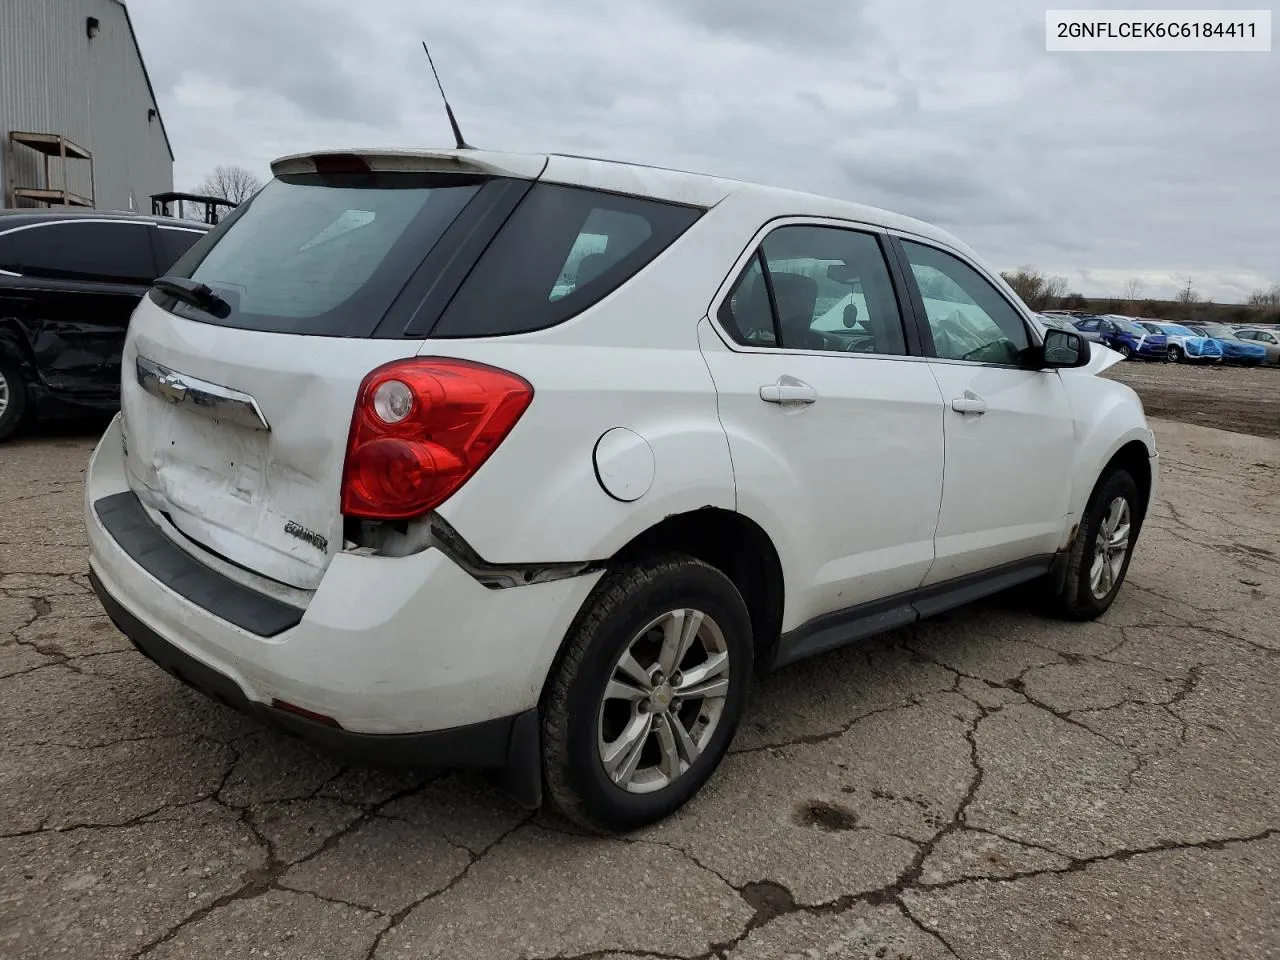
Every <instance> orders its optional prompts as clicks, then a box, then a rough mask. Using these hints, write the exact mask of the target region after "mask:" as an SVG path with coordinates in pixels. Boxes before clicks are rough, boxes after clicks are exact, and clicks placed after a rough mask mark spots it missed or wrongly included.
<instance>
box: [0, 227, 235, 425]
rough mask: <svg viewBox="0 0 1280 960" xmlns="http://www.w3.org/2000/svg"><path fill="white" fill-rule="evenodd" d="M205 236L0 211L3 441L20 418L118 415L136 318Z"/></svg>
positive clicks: (202, 230)
mask: <svg viewBox="0 0 1280 960" xmlns="http://www.w3.org/2000/svg"><path fill="white" fill-rule="evenodd" d="M209 229H210V228H209V227H208V226H206V225H204V224H201V223H195V222H192V221H189V220H172V219H167V218H164V217H143V216H136V215H134V214H128V213H102V212H97V211H94V212H83V213H80V212H75V213H73V212H63V211H58V212H52V211H50V212H45V211H38V210H0V441H3V440H5V439H6V438H8V437H9V435H10V434H12V433H13V431H14V430H15V429H17V427H18V424H19V422H20V421H21V420H22V418H23V416H24V415H26V414H33V415H36V416H42V417H55V416H66V415H75V414H78V413H79V414H83V413H86V412H91V411H104V412H111V411H113V410H115V409H116V408H117V407H118V406H119V402H120V350H121V348H122V347H123V346H124V335H125V330H126V329H127V328H128V326H129V316H130V315H131V314H132V313H133V308H134V307H135V306H136V305H137V303H138V300H139V299H140V298H141V297H142V296H143V294H145V293H146V292H147V289H148V288H149V287H150V286H151V281H153V280H154V279H155V278H156V277H158V276H161V275H163V274H164V273H165V272H167V271H168V269H169V268H170V267H171V266H173V264H174V262H175V261H176V260H177V259H178V258H179V257H180V256H182V254H184V253H185V252H186V251H187V250H188V248H190V247H191V246H192V244H194V243H195V242H196V241H198V240H199V239H200V238H201V237H203V236H204V235H205V234H206V233H207V232H208V231H209Z"/></svg>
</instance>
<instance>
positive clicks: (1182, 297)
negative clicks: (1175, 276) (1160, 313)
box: [1173, 277, 1204, 304]
mask: <svg viewBox="0 0 1280 960" xmlns="http://www.w3.org/2000/svg"><path fill="white" fill-rule="evenodd" d="M1173 299H1174V300H1176V301H1177V302H1178V303H1185V304H1192V303H1200V302H1201V301H1202V300H1203V299H1204V298H1203V297H1201V296H1200V294H1199V293H1197V292H1196V291H1195V288H1194V287H1192V286H1191V278H1190V277H1187V282H1186V284H1185V285H1184V286H1183V288H1182V289H1181V290H1179V291H1178V295H1177V296H1176V297H1174V298H1173Z"/></svg>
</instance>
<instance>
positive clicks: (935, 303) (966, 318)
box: [902, 241, 1030, 364]
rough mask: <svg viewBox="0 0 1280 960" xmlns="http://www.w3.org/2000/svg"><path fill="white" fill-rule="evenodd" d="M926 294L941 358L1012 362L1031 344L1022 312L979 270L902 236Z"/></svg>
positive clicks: (978, 361) (908, 257) (930, 329)
mask: <svg viewBox="0 0 1280 960" xmlns="http://www.w3.org/2000/svg"><path fill="white" fill-rule="evenodd" d="M902 246H903V247H904V248H905V250H906V254H907V261H908V262H909V263H910V264H911V272H912V274H914V276H915V279H916V284H917V285H918V286H919V288H920V297H921V299H922V300H924V311H925V315H926V316H927V317H928V320H929V331H930V332H931V333H932V335H933V347H934V352H935V353H936V354H937V356H938V357H940V358H942V359H944V360H969V361H973V362H975V363H999V364H1015V363H1017V362H1018V358H1019V356H1020V355H1021V354H1022V351H1024V350H1026V349H1027V347H1028V346H1030V340H1029V339H1028V337H1027V328H1026V325H1025V324H1024V323H1023V322H1022V317H1021V316H1020V315H1019V314H1018V312H1017V311H1016V310H1014V309H1013V307H1012V306H1010V304H1009V302H1008V301H1007V300H1005V298H1004V297H1002V296H1001V295H1000V294H999V293H998V292H997V291H996V288H995V287H994V286H992V285H991V284H990V283H989V282H988V281H987V280H986V279H985V278H984V277H983V276H982V275H981V274H980V273H978V271H977V270H974V269H973V268H972V267H971V266H969V265H968V264H967V263H965V262H964V261H962V260H960V259H958V258H957V257H953V256H951V255H950V254H949V253H943V252H942V251H941V250H937V249H935V248H933V247H926V246H924V245H923V244H919V243H911V242H910V241H903V244H902Z"/></svg>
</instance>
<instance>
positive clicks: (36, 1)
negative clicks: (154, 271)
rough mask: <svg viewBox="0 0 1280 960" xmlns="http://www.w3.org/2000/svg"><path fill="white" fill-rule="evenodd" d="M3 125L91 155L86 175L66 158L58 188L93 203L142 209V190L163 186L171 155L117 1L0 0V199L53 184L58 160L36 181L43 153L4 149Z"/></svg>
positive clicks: (145, 199) (80, 163)
mask: <svg viewBox="0 0 1280 960" xmlns="http://www.w3.org/2000/svg"><path fill="white" fill-rule="evenodd" d="M90 18H96V19H97V21H98V24H97V35H96V36H94V37H92V38H91V37H90V36H89V33H90V31H89V23H90ZM11 131H20V132H24V133H39V134H51V135H55V136H61V137H65V138H66V139H67V140H69V141H72V142H73V143H75V144H76V145H78V146H80V147H83V148H84V149H85V150H87V151H88V152H89V153H91V154H92V155H93V164H92V176H91V175H90V169H91V168H90V164H89V163H88V162H86V161H84V160H69V161H66V174H67V189H68V190H69V191H70V192H72V193H76V194H79V195H81V196H84V197H90V196H92V197H93V200H94V206H96V207H97V208H98V209H101V210H137V211H138V212H141V213H149V212H150V210H151V195H152V194H155V193H162V192H165V191H168V190H172V189H173V152H172V149H171V148H170V146H169V139H168V135H167V134H166V132H165V129H164V120H163V119H162V118H161V116H160V109H159V106H158V105H157V104H156V102H155V94H154V92H153V90H152V88H151V81H150V79H149V78H148V76H147V70H146V66H145V64H144V63H143V60H142V52H141V50H140V49H139V47H138V43H137V38H136V36H135V34H134V32H133V24H132V22H131V21H130V19H129V11H128V9H127V8H126V7H125V5H124V3H123V0H0V187H3V191H2V192H0V205H4V203H5V200H4V198H6V197H7V198H9V201H8V202H9V203H10V204H11V205H15V204H14V201H13V199H12V198H13V194H12V191H13V189H14V188H15V187H37V186H41V185H43V186H47V187H56V188H61V187H62V163H63V162H62V161H61V160H59V159H57V158H55V159H53V160H52V161H51V162H50V179H51V181H52V182H51V183H47V184H46V183H45V182H44V163H45V158H44V157H43V156H41V155H40V154H39V153H37V152H36V151H35V150H33V149H31V148H29V147H27V146H25V145H22V144H19V145H15V146H10V142H9V133H10V132H11ZM16 205H19V206H32V205H33V204H32V203H31V202H30V201H28V200H25V199H21V200H18V201H17V202H16Z"/></svg>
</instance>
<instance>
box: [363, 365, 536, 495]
mask: <svg viewBox="0 0 1280 960" xmlns="http://www.w3.org/2000/svg"><path fill="white" fill-rule="evenodd" d="M532 400H533V387H531V386H530V385H529V383H528V382H527V381H526V380H524V379H523V378H521V377H518V376H516V375H515V374H514V373H508V372H507V371H506V370H499V369H497V368H496V367H489V366H485V365H484V364H481V363H472V362H470V361H468V360H449V359H441V358H438V357H418V358H414V359H412V360H397V361H395V362H394V363H389V364H387V365H386V366H382V367H379V368H378V369H377V370H374V371H373V372H372V373H371V374H369V375H368V376H367V377H365V378H364V382H363V383H362V384H361V385H360V392H359V393H358V394H357V395H356V409H355V413H354V414H353V416H352V418H351V433H350V436H349V437H348V439H347V461H346V466H345V469H344V472H343V478H342V512H343V513H344V514H346V515H347V516H349V517H363V518H365V519H370V520H405V519H408V518H410V517H417V516H421V515H422V514H424V513H426V512H427V511H428V510H433V509H435V508H436V507H438V506H439V505H440V504H442V503H444V502H445V500H447V499H449V497H451V496H452V495H453V494H454V493H455V492H456V491H457V489H458V488H459V487H461V486H462V485H463V484H464V483H466V482H467V480H468V479H469V478H470V477H471V475H472V474H474V473H475V472H476V471H477V470H478V469H480V465H481V464H482V463H484V462H485V460H487V459H488V458H489V454H491V453H493V451H494V450H495V449H497V446H498V444H500V443H501V442H502V441H503V440H504V439H505V438H506V436H507V434H508V433H510V432H511V428H512V427H514V426H515V425H516V421H517V420H519V419H520V417H521V416H522V415H523V414H524V412H525V410H527V409H528V408H529V403H530V402H531V401H532Z"/></svg>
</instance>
